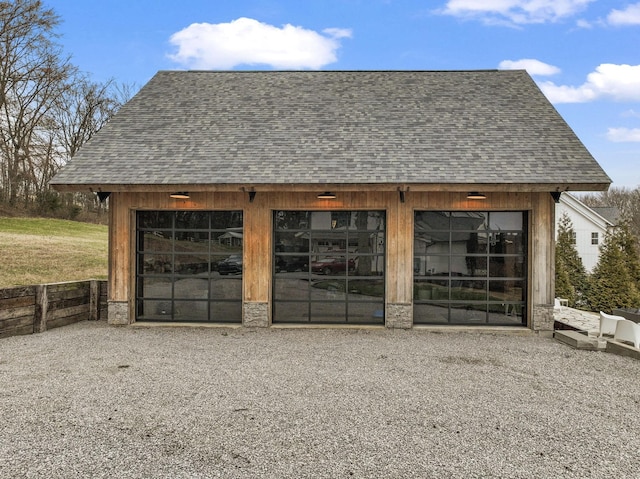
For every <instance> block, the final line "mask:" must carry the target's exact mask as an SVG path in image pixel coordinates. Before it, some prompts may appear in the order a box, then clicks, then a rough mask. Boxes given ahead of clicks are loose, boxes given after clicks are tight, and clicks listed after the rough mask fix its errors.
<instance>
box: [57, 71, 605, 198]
mask: <svg viewBox="0 0 640 479" xmlns="http://www.w3.org/2000/svg"><path fill="white" fill-rule="evenodd" d="M287 183H299V184H304V183H309V184H322V183H332V184H354V183H356V184H357V183H365V184H379V183H403V184H440V183H443V184H469V183H477V184H485V183H504V184H536V183H541V184H558V185H566V186H571V185H576V184H579V185H589V184H592V185H594V189H595V188H597V186H598V185H603V184H605V185H606V184H609V183H610V179H609V177H608V176H607V175H606V174H605V172H604V171H603V170H602V168H601V167H600V166H599V165H598V163H597V162H596V161H595V159H594V158H593V157H592V156H591V154H590V153H589V152H588V151H587V149H586V148H585V146H584V145H583V144H582V143H581V141H580V140H579V139H578V138H577V136H576V135H575V134H574V132H573V131H572V130H571V128H570V127H569V126H568V125H567V123H566V122H565V121H564V120H563V119H562V118H561V117H560V115H559V114H558V113H557V112H556V110H555V109H554V108H553V106H552V105H551V104H550V103H549V101H548V100H547V99H546V98H545V97H544V95H543V94H542V92H541V91H540V90H539V89H538V87H537V86H536V85H535V83H534V82H533V81H532V80H531V78H530V77H529V75H528V74H527V73H526V72H524V71H313V72H311V71H302V72H293V71H287V72H278V71H274V72H271V71H254V72H246V71H245V72H241V71H230V72H195V71H191V72H186V71H162V72H159V73H157V74H156V75H155V76H154V77H153V78H152V79H151V80H150V81H149V83H148V84H147V85H145V86H144V87H143V88H142V89H141V91H140V92H139V93H138V94H137V95H136V96H135V97H134V98H133V99H132V100H131V101H130V102H128V103H127V104H126V105H124V106H123V107H122V108H121V110H120V111H119V112H118V114H117V115H116V116H115V117H114V118H113V119H112V120H111V121H110V122H109V123H108V124H107V125H106V126H105V127H104V128H103V129H102V130H101V131H100V132H98V134H96V135H95V136H94V137H93V138H92V139H91V141H89V142H88V143H87V144H86V145H85V146H83V148H82V149H81V150H80V151H79V153H78V154H77V155H76V156H75V157H74V158H73V159H72V160H71V161H69V163H68V164H67V165H66V166H65V167H64V168H63V169H62V171H61V172H60V173H59V174H58V175H57V176H56V177H55V178H54V180H53V181H52V184H54V185H58V187H61V188H64V187H65V186H67V187H74V186H75V187H77V186H81V185H85V186H87V187H89V186H102V187H105V186H108V185H161V184H167V185H170V184H194V185H197V184H201V185H216V184H227V185H229V184H254V185H269V184H287Z"/></svg>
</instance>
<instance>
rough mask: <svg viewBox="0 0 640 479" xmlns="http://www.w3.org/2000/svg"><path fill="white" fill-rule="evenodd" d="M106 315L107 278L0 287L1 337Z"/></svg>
mask: <svg viewBox="0 0 640 479" xmlns="http://www.w3.org/2000/svg"><path fill="white" fill-rule="evenodd" d="M106 317H107V282H106V281H103V280H87V281H73V282H66V283H50V284H40V285H33V286H18V287H14V288H4V289H0V338H4V337H7V336H16V335H21V334H33V333H42V332H44V331H46V330H47V329H52V328H58V327H60V326H65V325H67V324H71V323H77V322H78V321H84V320H86V319H88V320H99V319H101V318H105V319H106Z"/></svg>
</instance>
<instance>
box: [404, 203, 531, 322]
mask: <svg viewBox="0 0 640 479" xmlns="http://www.w3.org/2000/svg"><path fill="white" fill-rule="evenodd" d="M526 224H527V221H526V213H525V212H519V211H518V212H510V211H509V212H493V211H492V212H476V211H473V212H461V211H453V212H452V211H418V212H416V213H415V223H414V261H413V268H414V283H413V298H414V307H413V311H414V323H416V324H491V325H518V326H520V325H523V324H526V318H525V311H526V296H527V295H526V291H527V272H526V265H527V261H526V259H527V228H526Z"/></svg>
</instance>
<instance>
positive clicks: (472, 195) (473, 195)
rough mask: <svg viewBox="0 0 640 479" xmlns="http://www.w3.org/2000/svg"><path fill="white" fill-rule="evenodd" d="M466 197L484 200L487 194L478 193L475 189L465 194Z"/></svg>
mask: <svg viewBox="0 0 640 479" xmlns="http://www.w3.org/2000/svg"><path fill="white" fill-rule="evenodd" d="M467 199H468V200H486V199H487V195H485V194H483V193H478V192H477V191H472V192H470V193H469V194H467Z"/></svg>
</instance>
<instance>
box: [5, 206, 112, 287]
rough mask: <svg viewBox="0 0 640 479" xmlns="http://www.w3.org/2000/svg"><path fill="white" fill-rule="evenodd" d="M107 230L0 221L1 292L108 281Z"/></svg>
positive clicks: (76, 224) (26, 220)
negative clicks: (27, 286)
mask: <svg viewBox="0 0 640 479" xmlns="http://www.w3.org/2000/svg"><path fill="white" fill-rule="evenodd" d="M107 256H108V255H107V226H105V225H96V224H90V223H81V222H77V221H67V220H54V219H47V218H3V217H0V288H5V287H10V286H23V285H29V284H42V283H57V282H62V281H78V280H86V279H104V278H106V277H107Z"/></svg>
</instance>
